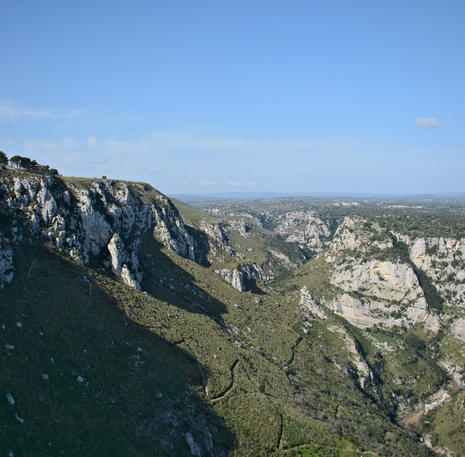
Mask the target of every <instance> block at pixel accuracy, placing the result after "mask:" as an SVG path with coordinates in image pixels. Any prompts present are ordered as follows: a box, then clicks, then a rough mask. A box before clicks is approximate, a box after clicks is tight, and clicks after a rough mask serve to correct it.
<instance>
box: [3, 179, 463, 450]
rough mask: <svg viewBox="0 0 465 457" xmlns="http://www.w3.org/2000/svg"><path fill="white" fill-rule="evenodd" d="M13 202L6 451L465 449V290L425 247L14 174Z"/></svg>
mask: <svg viewBox="0 0 465 457" xmlns="http://www.w3.org/2000/svg"><path fill="white" fill-rule="evenodd" d="M0 209H1V219H0V220H1V227H0V231H1V232H2V233H1V236H0V280H1V284H2V286H3V289H2V290H0V319H1V322H0V325H1V330H0V335H1V338H2V352H1V353H0V357H1V358H2V366H3V367H5V369H4V371H3V372H2V376H1V383H0V388H1V390H2V392H1V395H2V400H1V401H2V402H3V406H2V408H1V409H0V411H1V412H0V414H1V422H2V425H3V426H2V429H1V430H2V431H0V443H1V444H0V446H1V451H2V453H4V454H5V455H8V453H11V454H12V455H31V456H32V455H37V456H39V455H89V456H90V455H95V456H102V455H109V456H110V455H111V456H113V455H125V456H126V455H140V456H148V455H157V456H158V455H160V456H163V455H166V456H176V457H177V456H190V455H196V456H226V455H228V456H236V457H240V456H254V457H256V456H285V455H302V456H356V455H372V456H376V455H378V456H392V455H396V456H413V455H414V456H427V455H432V454H433V451H431V450H430V449H428V447H427V446H425V445H424V444H423V442H422V441H421V440H420V439H419V435H418V433H420V432H421V433H424V434H425V435H424V438H425V441H427V442H428V443H429V445H430V447H431V448H434V449H437V448H439V447H444V448H448V449H451V450H452V451H453V452H455V453H456V454H455V455H460V452H461V451H460V449H461V448H460V446H461V445H460V440H456V439H455V438H454V439H452V438H450V437H447V436H446V435H445V433H444V431H443V430H442V429H441V425H440V424H441V420H442V419H441V418H442V417H448V418H450V417H455V416H454V414H456V411H457V408H460V405H461V403H460V398H461V397H460V394H461V392H460V391H459V389H460V383H461V382H462V381H461V372H460V369H461V366H460V361H461V360H463V359H461V357H462V356H461V355H460V354H461V353H460V347H463V345H462V346H461V342H460V341H461V340H460V339H459V338H460V337H461V336H462V335H463V334H462V330H461V320H460V318H461V317H460V316H462V314H460V313H461V312H462V311H461V303H462V302H461V299H460V297H461V295H460V293H461V292H460V291H461V289H460V288H458V289H457V288H455V289H454V288H451V287H449V286H448V288H446V289H443V286H442V285H440V283H441V284H442V279H441V277H440V276H439V271H438V276H437V277H436V276H434V275H433V274H432V273H431V272H429V271H427V269H426V268H424V267H422V265H423V264H421V265H420V262H421V261H422V262H426V263H427V264H428V265H429V264H431V265H433V264H432V262H433V260H434V261H437V260H435V258H431V259H430V260H425V259H426V257H425V258H423V257H422V256H421V255H417V254H416V253H420V248H418V247H416V248H415V247H414V246H416V244H415V243H417V241H415V240H416V239H415V240H414V239H410V238H409V239H407V238H405V239H404V238H401V235H402V234H392V233H391V232H390V231H389V230H387V229H385V228H383V227H382V224H378V225H379V227H378V226H376V227H375V228H374V229H372V228H370V229H369V227H368V225H365V224H366V223H367V221H366V220H362V219H354V218H352V219H350V218H346V219H344V217H343V216H341V215H338V216H337V217H333V216H332V215H329V216H328V214H321V215H318V214H316V213H315V212H313V213H312V214H311V215H309V216H308V217H307V216H306V215H305V214H303V213H302V214H301V213H298V214H294V215H293V216H291V215H288V216H285V215H283V216H282V217H275V216H276V214H274V215H273V218H272V219H271V214H268V216H267V215H266V214H260V213H259V212H257V211H253V212H251V213H250V214H249V211H250V210H249V209H243V210H242V211H240V212H239V213H238V212H234V211H229V210H228V212H225V211H224V210H223V209H221V208H220V209H218V211H215V210H214V209H213V210H211V211H210V212H208V213H206V212H202V211H198V210H195V209H193V208H191V207H188V206H186V205H182V204H180V205H179V211H180V213H181V215H180V213H179V212H178V209H177V208H176V207H175V206H174V204H173V203H172V202H171V201H170V200H169V199H167V198H166V197H165V196H163V195H162V194H160V193H159V192H157V191H156V190H154V189H153V188H151V187H150V186H148V185H146V184H142V183H128V182H121V181H110V180H90V179H89V180H84V179H74V178H58V177H55V178H44V177H41V176H38V175H33V174H28V173H24V172H16V171H11V170H7V171H3V172H2V174H1V176H0ZM287 210H288V208H286V211H287ZM312 211H313V210H312ZM181 216H182V217H181ZM267 218H268V219H267ZM272 220H273V221H274V222H273V223H272ZM301 223H302V224H303V226H301V225H299V224H301ZM296 224H297V225H298V227H296V226H295V225H296ZM312 224H314V225H315V227H314V228H312ZM325 227H326V228H325ZM299 233H303V236H304V238H303V239H302V238H299ZM306 237H307V238H306ZM309 240H310V241H309ZM316 240H319V241H316ZM425 243H426V244H425V246H427V245H428V243H433V242H430V241H425ZM428 246H429V245H428ZM451 249H452V248H451ZM426 250H427V249H426V247H425V252H426ZM430 251H431V250H428V253H431V255H433V253H432V251H431V252H430ZM458 252H461V251H460V249H457V245H454V251H453V253H452V254H450V255H449V254H447V255H448V256H449V257H448V259H449V260H450V259H453V260H450V261H451V262H452V261H455V260H457V261H459V259H458V255H459V254H458ZM380 253H381V254H382V255H383V256H384V257H382V256H381V254H380ZM425 255H426V254H425ZM434 255H436V254H434ZM451 256H452V257H451ZM428 262H430V263H428ZM454 265H455V264H454ZM421 272H424V276H422V273H421ZM452 273H453V274H457V275H458V279H457V281H460V280H461V279H460V278H461V276H460V274H461V273H458V272H456V270H454V272H449V274H452ZM240 274H242V279H241V277H240V276H239V279H237V278H238V275H240ZM234 277H236V279H234ZM428 278H430V279H431V280H430V281H428ZM454 280H455V279H454ZM238 284H242V286H241V287H239V286H238ZM435 284H437V285H435ZM444 287H445V286H444ZM454 287H455V286H454ZM443 291H451V293H452V291H456V292H457V293H456V301H455V302H453V303H452V302H450V303H451V304H450V303H449V302H447V303H446V302H444V301H443V299H442V294H443ZM345 296H347V297H350V298H351V299H352V300H353V301H352V302H350V303H351V304H353V306H352V307H351V308H350V307H348V306H345V307H344V306H342V305H341V306H339V305H340V304H341V303H342V304H344V303H346V301H347V300H348V299H346V298H344V297H345ZM438 297H439V298H438ZM440 298H441V299H440ZM345 300H346V301H345ZM457 348H459V350H457ZM462 367H463V364H462ZM454 375H455V378H454V380H455V381H454V382H455V384H454V385H452V384H449V383H450V381H451V378H450V376H454ZM440 389H443V390H444V391H445V392H446V394H447V395H449V399H448V400H447V399H446V401H443V402H442V403H441V402H439V404H438V408H430V409H429V410H428V411H427V412H428V414H433V415H434V417H433V416H431V419H428V420H429V424H426V423H425V425H422V420H423V417H424V413H425V412H422V413H421V414H420V416H421V420H420V421H419V424H420V425H419V426H418V428H417V429H415V428H412V429H410V428H407V426H406V425H405V423H404V422H405V421H408V419H409V417H407V416H408V415H409V414H413V413H415V412H416V408H419V407H420V406H421V405H428V404H430V403H431V401H434V399H433V400H431V398H432V397H433V396H434V395H437V392H438V391H439V390H440ZM457 395H458V396H457ZM443 408H448V409H443ZM424 409H428V408H426V407H425V408H424ZM412 417H413V416H412ZM428 417H429V416H428ZM403 421H404V422H403ZM426 426H428V427H429V428H426ZM413 427H415V425H413ZM462 429H463V426H462V425H457V426H456V428H454V430H453V433H454V436H457V437H458V436H459V434H460V433H461V431H462ZM428 440H429V441H428ZM452 441H453V444H451V442H452ZM457 443H458V444H457Z"/></svg>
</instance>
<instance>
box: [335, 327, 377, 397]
mask: <svg viewBox="0 0 465 457" xmlns="http://www.w3.org/2000/svg"><path fill="white" fill-rule="evenodd" d="M328 330H330V331H332V332H335V333H338V334H340V335H341V337H342V339H343V340H344V345H345V348H346V349H347V351H348V352H349V354H350V355H351V359H352V364H353V367H354V368H355V371H356V375H357V379H358V383H359V385H360V387H361V388H362V389H364V388H365V386H366V383H367V381H369V380H370V379H373V373H372V371H371V369H370V367H369V366H368V364H367V362H366V360H365V359H364V358H363V356H362V354H360V352H359V350H358V348H357V344H356V342H355V340H354V338H353V337H352V336H351V335H349V334H348V333H347V331H346V329H345V328H344V327H341V326H340V325H332V326H331V327H328Z"/></svg>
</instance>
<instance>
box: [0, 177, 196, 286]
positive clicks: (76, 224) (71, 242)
mask: <svg viewBox="0 0 465 457" xmlns="http://www.w3.org/2000/svg"><path fill="white" fill-rule="evenodd" d="M0 209H2V210H5V211H7V212H8V213H9V214H10V215H11V216H13V220H14V221H15V223H17V224H18V221H24V222H23V223H22V225H21V226H15V227H13V229H14V230H13V232H12V240H13V241H20V240H21V239H23V237H31V236H32V237H37V236H39V237H41V238H42V239H43V240H44V241H48V242H51V243H52V244H53V245H54V246H55V247H56V248H57V249H59V250H60V251H61V252H63V253H64V254H68V255H70V256H71V257H73V258H74V259H75V260H76V261H77V262H78V263H84V264H85V263H88V262H89V261H90V259H91V258H92V257H96V256H101V255H102V254H103V256H108V262H106V261H105V262H104V263H108V265H109V266H111V269H112V271H113V272H114V273H115V275H116V276H117V277H118V278H119V279H121V280H122V281H124V282H125V283H126V284H128V285H130V286H132V287H135V288H138V289H139V288H140V281H141V279H142V272H141V271H140V268H139V261H138V251H139V249H140V246H141V243H142V235H143V234H144V233H146V232H152V233H153V235H154V237H155V238H156V239H158V240H159V241H160V242H161V243H163V244H164V245H165V246H166V247H167V248H168V249H170V250H171V251H172V252H174V253H176V254H179V255H181V256H184V257H189V258H191V259H193V260H194V259H195V251H194V243H193V240H192V237H191V235H190V234H189V233H188V231H187V230H186V228H185V227H184V223H183V221H182V219H181V217H180V216H179V214H178V211H177V209H176V208H175V207H174V205H173V204H172V203H171V201H170V200H169V199H168V198H166V197H165V196H164V195H162V194H160V193H158V192H156V191H154V189H152V188H151V187H150V186H147V185H140V184H132V185H129V184H127V183H125V182H116V181H107V180H106V181H98V180H95V181H92V180H89V181H88V182H84V183H83V182H77V183H73V182H72V181H67V180H61V179H59V178H55V177H45V176H37V177H36V176H34V177H25V176H24V175H19V176H16V177H14V178H7V177H5V178H2V180H0ZM18 216H19V217H18ZM2 246H3V245H0V252H5V254H4V255H3V257H1V254H0V265H2V263H1V262H2V259H7V260H4V262H3V263H4V264H5V267H4V268H3V271H6V268H7V264H8V265H10V263H11V262H10V258H11V255H10V254H9V251H8V250H5V249H2ZM1 268H2V267H1V266H0V272H1V271H2V270H1ZM0 274H1V273H0ZM5 274H7V275H10V273H5ZM9 277H10V276H5V280H3V281H2V280H1V279H0V284H2V283H3V282H5V281H7V280H8V278H9ZM0 278H1V277H0ZM10 280H11V279H10Z"/></svg>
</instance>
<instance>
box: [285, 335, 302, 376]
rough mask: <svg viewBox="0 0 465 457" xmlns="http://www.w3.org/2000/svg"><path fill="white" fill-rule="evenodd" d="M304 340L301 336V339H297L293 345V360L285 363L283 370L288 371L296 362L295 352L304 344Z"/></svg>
mask: <svg viewBox="0 0 465 457" xmlns="http://www.w3.org/2000/svg"><path fill="white" fill-rule="evenodd" d="M302 340H303V338H302V337H301V336H299V338H297V340H296V342H295V343H294V344H293V345H292V347H291V358H290V359H289V362H287V363H285V364H284V365H283V370H287V369H288V368H289V365H290V364H291V363H292V362H293V361H294V357H295V350H296V349H297V346H298V345H299V344H300V343H301V342H302Z"/></svg>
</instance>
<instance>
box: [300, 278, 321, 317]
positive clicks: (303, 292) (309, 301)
mask: <svg viewBox="0 0 465 457" xmlns="http://www.w3.org/2000/svg"><path fill="white" fill-rule="evenodd" d="M299 305H300V308H301V310H302V313H303V315H304V316H305V317H306V318H307V319H309V318H311V317H318V318H320V319H327V318H328V315H327V313H326V310H325V309H324V308H323V307H322V306H321V305H320V304H319V303H317V302H316V300H315V299H314V298H313V296H312V294H311V292H310V291H309V290H308V288H307V287H305V286H304V287H302V289H300V302H299Z"/></svg>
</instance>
